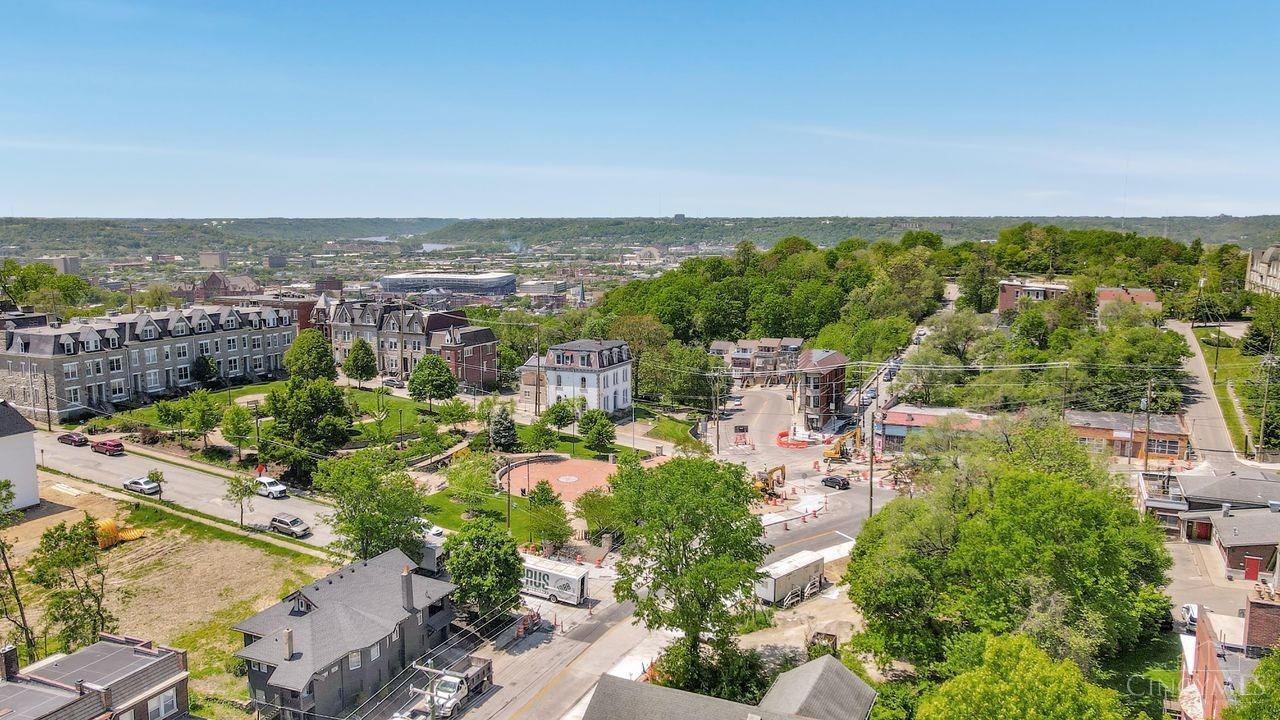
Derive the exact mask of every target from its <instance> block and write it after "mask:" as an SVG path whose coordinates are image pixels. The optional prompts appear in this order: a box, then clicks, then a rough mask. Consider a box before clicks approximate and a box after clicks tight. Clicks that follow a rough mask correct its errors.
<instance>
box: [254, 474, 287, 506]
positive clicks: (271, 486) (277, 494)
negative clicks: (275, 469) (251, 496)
mask: <svg viewBox="0 0 1280 720" xmlns="http://www.w3.org/2000/svg"><path fill="white" fill-rule="evenodd" d="M258 494H259V495H261V496H262V497H267V498H272V499H274V500H279V499H280V498H282V497H285V496H286V495H288V494H289V491H288V489H286V488H285V486H284V485H282V484H281V483H280V481H279V480H277V479H275V478H273V477H267V476H266V475H263V476H262V477H260V478H258Z"/></svg>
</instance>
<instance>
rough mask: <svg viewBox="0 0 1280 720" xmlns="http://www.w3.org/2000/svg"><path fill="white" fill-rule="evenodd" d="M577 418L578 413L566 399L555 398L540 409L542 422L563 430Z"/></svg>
mask: <svg viewBox="0 0 1280 720" xmlns="http://www.w3.org/2000/svg"><path fill="white" fill-rule="evenodd" d="M577 419H578V414H577V413H576V412H575V411H574V409H573V405H572V404H571V403H570V402H569V401H568V400H557V401H555V402H553V403H551V405H549V406H548V407H547V409H546V410H543V411H542V422H544V423H547V424H549V425H551V426H552V427H554V428H555V429H556V430H564V429H565V428H567V427H569V426H570V425H572V424H573V423H574V422H575V421H576V420H577Z"/></svg>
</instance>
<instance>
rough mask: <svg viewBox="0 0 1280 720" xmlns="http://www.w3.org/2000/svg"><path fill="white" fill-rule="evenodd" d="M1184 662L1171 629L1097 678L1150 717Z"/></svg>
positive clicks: (1172, 693) (1109, 664)
mask: <svg viewBox="0 0 1280 720" xmlns="http://www.w3.org/2000/svg"><path fill="white" fill-rule="evenodd" d="M1223 349H1224V350H1225V349H1226V348H1223ZM1181 662H1182V646H1181V644H1180V643H1179V642H1178V634H1177V633H1176V632H1173V631H1169V632H1167V633H1164V634H1162V635H1159V636H1157V637H1156V638H1154V639H1152V640H1151V641H1150V642H1148V643H1145V644H1144V645H1143V646H1142V647H1139V648H1136V649H1134V650H1133V651H1132V652H1129V653H1126V654H1124V655H1120V656H1118V657H1115V658H1112V659H1111V660H1109V661H1106V662H1105V663H1104V664H1103V666H1102V667H1101V668H1099V670H1098V679H1099V682H1100V683H1101V684H1102V685H1105V686H1106V687H1109V688H1111V689H1113V690H1115V691H1117V692H1119V693H1120V698H1121V700H1122V701H1123V702H1124V703H1125V705H1126V706H1128V707H1130V708H1132V709H1133V710H1135V711H1138V710H1142V711H1145V712H1146V713H1147V716H1148V717H1153V718H1158V717H1163V712H1164V711H1163V709H1162V705H1161V702H1162V700H1163V699H1164V698H1165V697H1171V698H1176V697H1177V696H1178V680H1179V675H1180V673H1179V667H1178V666H1179V663H1181Z"/></svg>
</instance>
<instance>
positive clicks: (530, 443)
mask: <svg viewBox="0 0 1280 720" xmlns="http://www.w3.org/2000/svg"><path fill="white" fill-rule="evenodd" d="M559 442H560V433H558V432H556V431H555V430H553V429H552V428H551V427H550V426H549V425H547V422H546V420H545V418H544V419H541V420H538V421H537V422H535V423H534V424H533V425H532V426H530V428H529V433H528V436H527V437H526V438H525V441H524V449H525V452H543V451H546V450H550V449H552V448H554V447H555V446H556V444H557V443H559Z"/></svg>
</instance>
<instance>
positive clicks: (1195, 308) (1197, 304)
mask: <svg viewBox="0 0 1280 720" xmlns="http://www.w3.org/2000/svg"><path fill="white" fill-rule="evenodd" d="M1203 294H1204V277H1203V276H1202V277H1201V278H1200V280H1199V281H1198V282H1197V283H1196V302H1195V305H1194V306H1192V308H1191V329H1192V330H1195V329H1196V314H1197V313H1199V312H1200V296H1201V295H1203Z"/></svg>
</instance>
